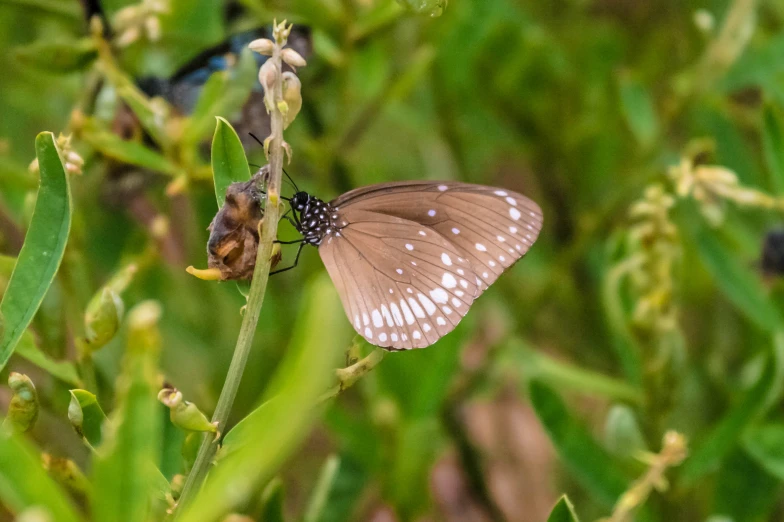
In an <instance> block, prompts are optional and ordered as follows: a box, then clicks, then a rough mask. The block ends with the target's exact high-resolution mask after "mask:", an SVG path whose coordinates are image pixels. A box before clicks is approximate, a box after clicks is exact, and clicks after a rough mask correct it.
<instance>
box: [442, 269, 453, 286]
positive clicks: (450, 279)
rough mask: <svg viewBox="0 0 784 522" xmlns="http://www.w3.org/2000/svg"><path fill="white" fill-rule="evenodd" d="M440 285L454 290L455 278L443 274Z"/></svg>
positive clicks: (445, 273)
mask: <svg viewBox="0 0 784 522" xmlns="http://www.w3.org/2000/svg"><path fill="white" fill-rule="evenodd" d="M441 284H442V285H444V287H446V288H454V287H456V286H457V281H455V276H453V275H452V274H450V273H449V272H444V276H443V277H442V278H441Z"/></svg>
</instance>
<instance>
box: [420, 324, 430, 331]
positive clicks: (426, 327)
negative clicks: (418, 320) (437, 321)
mask: <svg viewBox="0 0 784 522" xmlns="http://www.w3.org/2000/svg"><path fill="white" fill-rule="evenodd" d="M422 330H424V331H425V332H429V331H430V330H431V328H430V325H429V324H427V323H425V324H423V325H422Z"/></svg>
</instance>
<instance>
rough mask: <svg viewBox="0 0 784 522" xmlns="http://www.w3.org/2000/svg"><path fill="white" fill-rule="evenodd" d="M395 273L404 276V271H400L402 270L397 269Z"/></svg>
mask: <svg viewBox="0 0 784 522" xmlns="http://www.w3.org/2000/svg"><path fill="white" fill-rule="evenodd" d="M395 272H397V273H398V274H400V275H403V270H402V269H400V268H396V269H395Z"/></svg>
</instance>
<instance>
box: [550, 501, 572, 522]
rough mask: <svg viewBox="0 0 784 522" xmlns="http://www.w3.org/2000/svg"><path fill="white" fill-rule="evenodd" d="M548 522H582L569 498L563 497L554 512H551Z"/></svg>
mask: <svg viewBox="0 0 784 522" xmlns="http://www.w3.org/2000/svg"><path fill="white" fill-rule="evenodd" d="M547 522H580V519H579V518H577V514H576V513H575V512H574V506H572V503H571V502H570V501H569V497H567V496H566V495H563V496H562V497H561V498H560V499H558V502H556V504H555V506H554V507H553V510H552V511H550V516H549V517H547Z"/></svg>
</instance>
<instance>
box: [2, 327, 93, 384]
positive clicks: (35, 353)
mask: <svg viewBox="0 0 784 522" xmlns="http://www.w3.org/2000/svg"><path fill="white" fill-rule="evenodd" d="M15 354H16V355H18V356H19V357H23V358H25V359H27V360H28V361H30V362H31V363H33V364H35V365H36V366H38V367H39V368H42V369H44V370H46V372H47V373H48V374H49V375H52V376H54V377H57V378H58V379H60V380H61V381H63V382H64V383H66V384H69V385H71V386H80V385H81V382H82V381H81V379H79V374H78V373H77V371H76V366H75V365H74V363H72V362H71V361H56V360H54V359H52V358H51V357H49V356H48V355H47V354H45V353H44V352H43V351H41V349H40V348H38V346H37V345H36V344H35V338H34V337H33V334H31V333H30V331H29V330H26V331H25V332H24V333H23V334H22V338H21V339H19V343H17V345H16V352H15Z"/></svg>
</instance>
